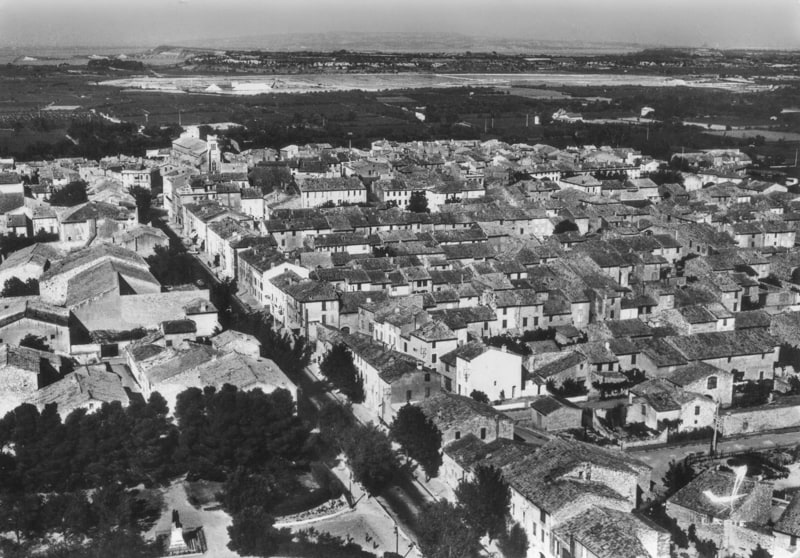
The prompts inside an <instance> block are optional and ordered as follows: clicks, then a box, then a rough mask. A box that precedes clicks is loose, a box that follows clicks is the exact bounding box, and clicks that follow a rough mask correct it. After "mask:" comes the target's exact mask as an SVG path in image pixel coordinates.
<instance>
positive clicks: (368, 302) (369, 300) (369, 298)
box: [367, 296, 372, 304]
mask: <svg viewBox="0 0 800 558" xmlns="http://www.w3.org/2000/svg"><path fill="white" fill-rule="evenodd" d="M367 304H372V297H371V296H368V297H367Z"/></svg>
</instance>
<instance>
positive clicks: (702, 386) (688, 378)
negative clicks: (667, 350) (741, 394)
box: [666, 362, 734, 407]
mask: <svg viewBox="0 0 800 558" xmlns="http://www.w3.org/2000/svg"><path fill="white" fill-rule="evenodd" d="M666 380H667V381H669V382H671V383H673V384H675V385H676V386H677V387H679V388H680V389H683V390H684V391H687V392H692V393H699V394H702V395H705V396H706V397H710V398H711V399H713V400H714V401H716V402H718V403H719V405H720V406H721V407H729V406H730V405H731V401H732V400H733V383H734V382H733V374H732V373H731V372H729V371H727V370H722V369H721V368H717V367H716V366H711V365H710V364H706V363H704V362H698V363H692V364H687V365H686V366H682V367H680V368H677V369H676V370H675V371H674V372H673V373H672V374H671V375H669V376H666Z"/></svg>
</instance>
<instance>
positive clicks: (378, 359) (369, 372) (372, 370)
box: [315, 324, 441, 424]
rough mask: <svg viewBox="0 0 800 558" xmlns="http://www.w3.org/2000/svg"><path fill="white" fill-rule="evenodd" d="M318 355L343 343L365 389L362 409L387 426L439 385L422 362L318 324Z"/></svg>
mask: <svg viewBox="0 0 800 558" xmlns="http://www.w3.org/2000/svg"><path fill="white" fill-rule="evenodd" d="M315 337H318V338H317V347H318V351H317V352H318V354H320V355H324V354H325V353H327V352H328V350H330V348H332V347H333V346H334V345H335V344H337V343H343V344H344V345H345V346H346V347H347V348H348V349H349V350H350V352H351V353H352V355H353V364H354V365H355V367H356V370H357V371H358V375H359V377H360V378H361V380H362V382H363V386H364V406H365V407H366V408H367V409H368V410H369V411H370V412H371V413H372V414H373V416H374V417H375V418H376V419H377V420H380V421H382V422H384V423H386V424H389V423H391V422H392V420H393V419H394V417H395V415H396V414H397V411H398V410H399V409H400V407H402V406H403V405H406V404H408V403H412V404H415V403H419V402H420V401H425V400H427V399H429V398H431V397H433V396H435V395H436V394H437V393H438V392H439V390H440V386H441V380H440V379H439V377H438V374H437V373H436V371H434V370H432V369H430V368H425V367H424V366H423V364H422V361H420V360H418V359H416V358H414V357H411V356H409V355H406V354H403V353H401V352H398V351H395V350H392V349H387V348H386V346H385V345H383V344H382V343H379V342H377V341H375V340H374V339H371V338H370V337H369V336H367V335H364V334H362V333H354V334H345V333H341V332H339V331H338V330H333V329H332V328H330V327H327V326H324V325H322V324H318V325H317V334H316V336H315Z"/></svg>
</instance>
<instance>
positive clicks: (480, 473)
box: [456, 465, 511, 539]
mask: <svg viewBox="0 0 800 558" xmlns="http://www.w3.org/2000/svg"><path fill="white" fill-rule="evenodd" d="M456 498H457V499H458V503H459V504H460V505H461V506H462V507H463V509H464V516H465V519H466V521H467V522H468V523H469V524H470V525H471V526H472V528H473V529H475V530H476V531H477V532H479V533H480V534H487V535H489V538H490V539H496V538H497V537H499V536H500V535H502V534H503V533H504V532H505V525H506V523H505V521H506V516H507V515H508V508H509V505H510V503H511V493H510V491H509V490H508V483H507V482H506V481H505V479H504V478H503V474H502V473H501V472H500V470H499V469H497V468H496V467H492V466H486V465H478V467H477V468H476V469H475V476H474V480H471V481H466V480H462V481H461V482H460V483H459V484H458V487H457V488H456Z"/></svg>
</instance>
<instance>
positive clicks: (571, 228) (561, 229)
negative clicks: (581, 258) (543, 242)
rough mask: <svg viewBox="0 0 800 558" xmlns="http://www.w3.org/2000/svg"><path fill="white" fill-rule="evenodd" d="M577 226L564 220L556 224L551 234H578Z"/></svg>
mask: <svg viewBox="0 0 800 558" xmlns="http://www.w3.org/2000/svg"><path fill="white" fill-rule="evenodd" d="M578 230H579V229H578V225H576V224H575V223H573V222H572V221H570V220H569V219H564V220H563V221H559V222H558V224H556V226H555V227H554V228H553V234H562V233H565V232H578Z"/></svg>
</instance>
